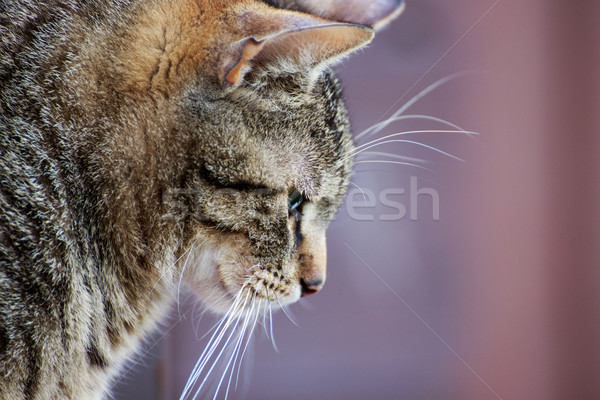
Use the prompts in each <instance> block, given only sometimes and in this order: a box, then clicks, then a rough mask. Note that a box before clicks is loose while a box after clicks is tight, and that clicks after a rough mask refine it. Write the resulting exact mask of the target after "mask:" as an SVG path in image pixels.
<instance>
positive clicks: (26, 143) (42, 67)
mask: <svg viewBox="0 0 600 400" xmlns="http://www.w3.org/2000/svg"><path fill="white" fill-rule="evenodd" d="M88 3H92V2H88ZM99 3H101V2H98V3H97V4H99ZM77 7H78V5H77V4H76V2H72V1H28V0H25V1H23V0H20V1H14V0H2V1H0V382H1V384H0V398H1V399H20V398H27V399H31V398H65V397H69V398H73V397H77V396H78V394H81V393H85V391H86V390H90V389H91V388H89V387H88V388H87V389H86V388H81V389H80V390H81V391H79V390H76V389H74V383H75V381H76V379H75V376H76V374H75V370H76V369H77V368H84V367H86V366H87V365H86V363H87V360H85V353H82V352H81V348H82V346H81V345H78V344H81V343H84V342H85V341H86V340H87V339H86V336H88V335H89V331H90V328H89V327H88V326H85V325H81V326H76V320H77V319H82V320H83V318H82V317H83V315H85V313H89V311H90V309H92V307H91V305H92V303H93V302H94V300H93V297H94V296H93V292H94V290H95V287H94V286H95V285H94V283H93V282H92V276H90V274H86V273H85V269H84V268H83V269H82V268H75V265H77V264H78V263H80V262H81V261H82V260H83V259H85V258H86V253H89V249H86V245H85V241H82V240H76V239H75V238H76V237H81V235H78V234H76V231H78V232H79V233H81V232H82V229H83V227H82V225H81V221H82V214H81V212H82V210H83V209H84V208H85V205H84V204H81V199H82V198H83V197H82V196H81V194H80V193H77V184H75V182H76V181H77V180H76V179H74V176H76V175H77V162H76V159H75V158H74V157H73V152H72V151H70V150H69V149H68V148H66V147H67V146H69V143H68V142H67V141H65V139H64V136H63V135H62V134H61V132H63V131H65V130H68V129H69V127H68V126H64V124H63V126H61V124H62V123H63V122H64V121H66V119H65V118H64V115H62V116H57V112H60V111H59V108H60V104H57V102H56V99H57V98H58V97H59V96H60V94H61V90H62V89H61V88H58V87H56V85H55V82H56V80H55V79H53V76H57V75H58V74H61V73H63V72H64V69H65V66H64V62H66V61H67V59H68V57H67V56H66V54H67V53H68V52H69V51H72V50H74V49H75V48H76V44H73V43H72V44H70V45H69V44H68V42H69V41H70V40H72V39H73V35H72V32H73V29H72V28H73V27H77V26H80V27H81V26H83V25H82V21H81V13H80V11H77ZM102 18H104V17H102ZM78 20H79V21H78ZM68 32H70V33H68ZM61 57H62V58H63V60H61ZM64 110H65V111H66V109H64ZM70 180H71V181H73V182H70ZM78 203H79V204H78ZM88 280H89V281H88ZM83 348H84V347H83ZM67 367H68V368H67ZM74 367H75V368H74ZM69 375H71V376H69ZM78 383H83V384H84V382H82V381H79V382H78ZM57 390H58V391H57ZM98 395H99V396H100V395H101V393H100V392H99V393H98Z"/></svg>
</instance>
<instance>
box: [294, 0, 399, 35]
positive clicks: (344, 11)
mask: <svg viewBox="0 0 600 400" xmlns="http://www.w3.org/2000/svg"><path fill="white" fill-rule="evenodd" d="M294 3H295V4H296V5H297V6H298V7H299V8H300V10H302V11H305V12H308V13H311V14H314V15H318V16H321V17H323V18H327V19H331V20H335V21H343V22H350V23H355V24H362V25H367V26H370V27H372V28H373V29H375V30H377V29H380V28H382V27H383V26H385V25H387V24H388V23H389V22H390V21H391V20H393V19H394V18H396V17H397V16H399V15H400V14H401V13H402V11H404V6H405V4H404V0H294Z"/></svg>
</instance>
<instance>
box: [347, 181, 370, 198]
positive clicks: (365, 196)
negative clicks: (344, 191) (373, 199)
mask: <svg viewBox="0 0 600 400" xmlns="http://www.w3.org/2000/svg"><path fill="white" fill-rule="evenodd" d="M350 184H351V185H352V186H354V187H356V188H358V190H360V192H361V193H362V195H363V200H364V201H365V203H366V202H367V195H366V193H365V191H364V190H362V188H361V187H360V186H358V185H357V184H356V183H354V182H352V181H350Z"/></svg>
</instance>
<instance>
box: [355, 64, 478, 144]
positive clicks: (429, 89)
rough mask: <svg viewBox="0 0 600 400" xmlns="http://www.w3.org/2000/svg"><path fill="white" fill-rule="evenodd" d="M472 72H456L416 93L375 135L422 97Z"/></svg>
mask: <svg viewBox="0 0 600 400" xmlns="http://www.w3.org/2000/svg"><path fill="white" fill-rule="evenodd" d="M473 72H474V71H463V72H457V73H455V74H452V75H448V76H446V77H444V78H442V79H439V80H437V81H436V82H434V83H432V84H431V85H429V86H427V87H426V88H425V89H423V90H421V91H420V92H419V93H417V94H416V95H415V96H414V97H413V98H411V99H410V100H409V101H407V102H406V103H405V104H404V105H403V106H402V107H400V108H399V109H398V110H396V112H395V113H394V114H393V115H392V116H391V117H390V118H388V119H387V120H386V121H383V122H384V123H382V124H381V125H380V126H379V127H378V128H377V129H376V130H375V133H377V132H379V131H381V130H382V129H384V128H385V127H387V126H388V125H389V124H390V123H391V122H392V120H393V119H394V118H396V117H398V116H400V115H402V113H404V111H406V110H408V109H409V108H410V107H412V105H413V104H415V103H416V102H417V101H419V100H421V99H422V98H423V97H424V96H426V95H428V94H429V93H431V92H432V91H434V90H435V89H437V88H439V87H440V86H442V85H445V84H446V83H448V82H450V81H452V80H454V79H456V78H460V77H461V76H464V75H467V74H472V73H473ZM392 107H394V106H392ZM386 114H387V111H386ZM386 122H387V123H386ZM378 125H379V124H378ZM361 134H362V132H361ZM361 137H362V136H361ZM357 139H360V138H357Z"/></svg>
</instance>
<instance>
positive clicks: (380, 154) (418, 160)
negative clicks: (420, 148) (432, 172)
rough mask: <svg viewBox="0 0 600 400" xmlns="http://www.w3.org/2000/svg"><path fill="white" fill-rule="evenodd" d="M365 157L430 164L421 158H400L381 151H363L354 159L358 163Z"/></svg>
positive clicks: (397, 155)
mask: <svg viewBox="0 0 600 400" xmlns="http://www.w3.org/2000/svg"><path fill="white" fill-rule="evenodd" d="M367 155H373V156H382V157H389V158H395V159H396V160H402V161H405V162H408V161H412V162H416V163H417V162H418V163H424V164H427V163H430V161H427V160H424V159H422V158H414V157H407V156H401V155H399V154H393V153H386V152H383V151H365V152H361V153H360V154H359V155H358V157H357V158H356V159H357V160H358V161H360V160H361V157H362V156H367Z"/></svg>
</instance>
